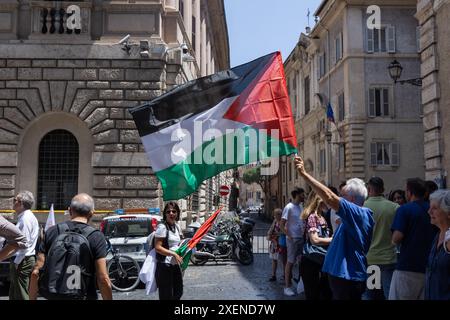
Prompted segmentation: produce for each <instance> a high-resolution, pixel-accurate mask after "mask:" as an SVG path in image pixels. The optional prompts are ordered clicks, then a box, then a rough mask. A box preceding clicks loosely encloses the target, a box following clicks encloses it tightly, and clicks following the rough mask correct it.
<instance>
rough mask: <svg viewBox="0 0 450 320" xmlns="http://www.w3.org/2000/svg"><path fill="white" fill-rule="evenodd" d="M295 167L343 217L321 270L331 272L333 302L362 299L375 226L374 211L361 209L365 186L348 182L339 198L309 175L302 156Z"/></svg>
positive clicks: (359, 180)
mask: <svg viewBox="0 0 450 320" xmlns="http://www.w3.org/2000/svg"><path fill="white" fill-rule="evenodd" d="M295 166H296V168H297V170H298V172H299V175H300V176H301V177H302V178H303V179H304V180H305V182H306V183H308V184H309V185H310V186H311V188H312V190H313V191H315V192H316V193H317V195H318V196H319V197H320V198H322V200H323V201H324V202H325V203H326V205H327V206H328V207H330V208H331V209H334V210H335V211H336V213H337V215H338V216H339V217H340V218H341V223H340V225H339V227H338V228H337V230H336V232H335V233H334V235H333V240H332V241H331V244H330V246H329V247H328V251H327V254H326V256H325V261H324V265H323V268H322V271H323V272H326V273H328V277H329V283H330V288H331V291H332V294H333V299H335V300H361V295H362V293H363V292H364V290H365V287H366V284H365V281H366V279H367V273H366V272H367V261H366V254H367V252H368V251H369V247H370V242H371V240H372V232H373V226H374V220H373V218H372V214H373V213H372V211H371V210H370V209H368V208H363V207H362V205H363V204H364V201H365V199H366V197H367V189H366V187H365V183H364V181H362V180H361V179H358V178H353V179H350V180H348V181H347V183H346V185H345V186H344V187H343V188H342V192H341V196H342V197H341V198H339V197H338V196H337V195H336V194H334V193H333V191H331V190H330V189H329V188H327V187H326V186H325V185H323V184H322V183H320V182H319V181H317V180H316V179H314V178H313V177H312V176H311V175H310V174H309V173H308V172H306V170H305V165H304V162H303V159H302V158H301V157H299V156H296V157H295Z"/></svg>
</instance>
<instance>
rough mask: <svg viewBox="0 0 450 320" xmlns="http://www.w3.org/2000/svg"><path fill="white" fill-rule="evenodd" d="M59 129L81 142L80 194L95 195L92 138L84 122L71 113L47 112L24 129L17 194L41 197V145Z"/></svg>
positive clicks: (19, 148)
mask: <svg viewBox="0 0 450 320" xmlns="http://www.w3.org/2000/svg"><path fill="white" fill-rule="evenodd" d="M57 129H63V130H66V131H69V132H70V133H72V134H73V135H74V136H75V138H76V139H77V141H78V144H79V147H80V149H79V168H78V172H79V177H78V192H86V193H88V194H92V181H93V178H92V177H93V171H92V151H93V149H94V144H93V139H92V134H91V131H90V130H89V128H88V127H87V125H86V124H85V123H84V122H83V121H82V120H80V119H79V118H78V117H77V116H76V115H73V114H71V113H67V112H47V113H45V114H43V115H41V116H40V117H37V118H35V119H33V121H32V122H30V123H29V124H28V126H27V127H26V128H25V129H24V131H23V134H22V135H21V136H20V140H19V144H18V150H19V154H18V168H17V179H16V182H17V184H16V190H29V191H31V192H33V194H34V195H36V194H37V180H38V157H39V143H40V141H41V140H42V138H43V137H44V136H45V135H46V134H47V133H49V132H50V131H53V130H57Z"/></svg>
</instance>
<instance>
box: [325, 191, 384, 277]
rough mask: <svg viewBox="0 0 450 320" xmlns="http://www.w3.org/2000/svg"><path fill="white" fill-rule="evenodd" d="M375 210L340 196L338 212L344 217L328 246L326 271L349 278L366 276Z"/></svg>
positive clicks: (335, 275)
mask: <svg viewBox="0 0 450 320" xmlns="http://www.w3.org/2000/svg"><path fill="white" fill-rule="evenodd" d="M372 214H373V213H372V211H371V210H370V209H368V208H363V207H359V206H357V205H356V204H354V203H351V202H349V201H347V200H345V199H343V198H341V199H340V201H339V211H338V212H337V215H338V216H339V217H340V218H341V224H340V225H339V227H338V228H337V230H336V232H335V233H334V236H333V241H332V242H331V244H330V246H329V247H328V251H327V255H326V256H325V262H324V264H323V269H322V271H323V272H326V273H328V274H330V275H332V276H334V277H338V278H344V279H346V280H353V281H365V280H366V278H367V261H366V254H367V252H368V251H369V248H370V242H371V241H372V232H373V227H374V224H375V223H374V220H373V218H372Z"/></svg>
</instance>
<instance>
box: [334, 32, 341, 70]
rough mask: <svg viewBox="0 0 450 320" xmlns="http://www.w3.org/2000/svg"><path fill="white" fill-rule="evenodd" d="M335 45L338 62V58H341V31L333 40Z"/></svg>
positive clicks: (337, 60)
mask: <svg viewBox="0 0 450 320" xmlns="http://www.w3.org/2000/svg"><path fill="white" fill-rule="evenodd" d="M335 46H336V63H338V62H339V60H341V59H342V33H339V35H338V36H337V38H336V40H335Z"/></svg>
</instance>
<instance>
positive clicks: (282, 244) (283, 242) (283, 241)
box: [278, 234, 286, 247]
mask: <svg viewBox="0 0 450 320" xmlns="http://www.w3.org/2000/svg"><path fill="white" fill-rule="evenodd" d="M278 245H279V246H280V247H286V235H285V234H280V236H279V237H278Z"/></svg>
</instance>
